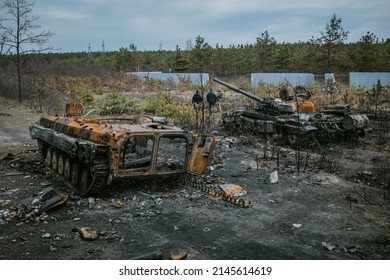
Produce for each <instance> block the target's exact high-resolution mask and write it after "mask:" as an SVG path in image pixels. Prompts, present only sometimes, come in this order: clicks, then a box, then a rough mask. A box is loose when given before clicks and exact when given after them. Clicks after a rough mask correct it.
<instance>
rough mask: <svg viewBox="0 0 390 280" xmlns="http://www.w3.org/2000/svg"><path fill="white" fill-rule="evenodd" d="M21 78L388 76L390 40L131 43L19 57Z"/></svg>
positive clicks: (5, 58) (10, 62) (9, 62)
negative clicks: (183, 45) (169, 46)
mask: <svg viewBox="0 0 390 280" xmlns="http://www.w3.org/2000/svg"><path fill="white" fill-rule="evenodd" d="M14 59H15V57H14V56H13V55H2V57H1V61H0V67H1V70H2V71H10V72H12V71H14V70H15V69H14V68H15V65H14ZM22 65H23V69H24V70H23V71H24V72H25V73H31V72H36V71H38V72H41V73H45V74H48V75H50V74H54V75H61V76H62V75H65V76H87V75H101V74H113V73H115V72H120V71H126V72H134V71H162V72H173V73H188V72H190V73H198V72H206V73H209V74H210V75H215V76H219V77H236V76H242V75H248V74H250V73H256V72H277V73H288V72H296V73H314V74H318V75H320V74H323V73H335V74H348V73H349V72H390V39H387V40H383V39H382V40H379V39H378V38H377V37H376V36H375V35H374V34H373V33H370V32H368V33H367V34H366V35H364V36H362V38H361V39H360V40H359V41H358V42H356V43H348V44H345V43H343V44H340V45H325V44H320V43H318V40H313V41H310V42H298V43H277V42H276V41H275V39H273V37H271V36H270V35H269V33H268V32H267V31H265V32H264V33H262V34H261V36H260V37H258V38H257V40H256V43H254V44H246V45H232V46H229V47H220V46H218V44H217V45H216V46H215V47H211V46H210V45H209V44H208V43H207V42H206V41H205V39H204V38H203V37H201V36H198V37H197V38H196V39H195V44H194V46H193V47H192V48H191V49H188V50H181V49H180V48H179V47H176V50H174V51H170V50H158V51H140V50H137V48H136V47H135V46H134V45H133V44H130V46H129V47H123V48H120V49H119V50H118V51H111V52H77V53H39V54H25V55H23V57H22Z"/></svg>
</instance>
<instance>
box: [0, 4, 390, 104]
mask: <svg viewBox="0 0 390 280" xmlns="http://www.w3.org/2000/svg"><path fill="white" fill-rule="evenodd" d="M33 5H34V2H33V1H29V0H26V1H24V0H23V1H22V0H6V1H5V4H4V7H5V8H7V9H8V13H9V14H10V16H11V18H10V22H11V23H13V24H14V23H15V22H16V23H17V26H16V27H17V28H16V29H15V28H14V26H12V25H7V24H6V23H7V20H6V19H4V18H0V35H1V36H0V94H2V95H6V96H12V95H13V94H12V93H14V92H18V94H17V97H18V100H19V102H21V100H22V96H25V97H27V96H29V95H31V94H29V93H27V92H26V91H30V92H34V91H41V90H40V89H39V84H42V83H43V82H42V81H44V80H45V79H49V78H50V77H88V76H107V75H109V76H113V75H117V74H118V73H119V74H120V73H124V72H139V71H145V72H148V71H162V72H173V73H189V72H190V73H200V72H203V73H209V74H210V75H211V76H218V77H223V78H235V77H241V76H248V75H249V74H250V73H255V72H277V73H278V72H279V73H287V72H295V73H302V72H304V73H314V74H316V75H322V74H324V73H334V74H336V75H343V74H348V73H349V72H390V38H387V39H380V38H378V37H377V36H376V35H375V34H374V33H373V32H370V31H368V32H367V33H366V34H365V35H363V36H362V37H361V38H360V39H359V40H358V42H354V43H346V40H347V39H348V35H349V31H346V30H344V28H343V26H342V19H341V18H338V17H337V16H336V15H335V14H334V15H333V16H332V17H331V19H330V21H329V22H328V23H327V24H326V26H325V30H324V31H323V32H320V35H319V36H318V37H317V38H315V37H312V38H311V39H310V40H309V41H307V42H297V43H284V42H283V43H278V42H277V41H276V40H275V38H274V37H272V36H271V34H269V32H268V31H264V32H263V33H261V34H260V35H259V36H258V37H257V38H256V40H255V42H254V43H253V44H245V45H244V44H239V45H230V46H228V47H224V46H219V45H218V44H216V46H214V47H212V46H211V45H210V44H209V43H207V42H206V40H205V38H203V37H202V36H200V35H199V36H197V37H196V38H195V41H194V44H192V42H191V43H190V44H188V46H187V49H185V50H182V49H180V48H179V47H178V46H176V49H175V50H157V51H141V50H138V49H137V46H136V45H134V44H130V45H129V46H128V47H122V48H120V49H119V50H117V51H110V52H103V51H102V52H74V53H61V52H55V51H54V49H52V48H51V47H49V46H48V45H47V43H48V41H49V38H50V37H51V36H53V34H52V33H50V32H45V31H40V28H39V27H40V26H38V25H35V24H34V22H35V21H36V19H37V17H34V16H30V15H31V12H32V8H33ZM27 27H28V28H27ZM15 30H19V31H18V32H15ZM31 44H33V45H37V46H38V47H39V48H38V49H34V48H32V46H31ZM25 45H26V47H27V48H26V47H25ZM29 47H31V49H30V48H29ZM45 83H46V82H45ZM23 91H25V92H24V93H23ZM45 91H47V90H45Z"/></svg>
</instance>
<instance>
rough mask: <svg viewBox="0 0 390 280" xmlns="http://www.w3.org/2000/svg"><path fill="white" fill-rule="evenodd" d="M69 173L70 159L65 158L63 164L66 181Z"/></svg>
mask: <svg viewBox="0 0 390 280" xmlns="http://www.w3.org/2000/svg"><path fill="white" fill-rule="evenodd" d="M70 171H71V164H70V158H66V159H65V163H64V177H65V179H66V180H67V181H70Z"/></svg>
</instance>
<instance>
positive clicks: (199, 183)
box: [180, 174, 252, 208]
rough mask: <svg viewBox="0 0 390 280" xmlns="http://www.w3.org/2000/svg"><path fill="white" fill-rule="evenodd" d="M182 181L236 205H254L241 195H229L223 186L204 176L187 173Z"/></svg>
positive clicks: (245, 206) (188, 185)
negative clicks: (209, 180)
mask: <svg viewBox="0 0 390 280" xmlns="http://www.w3.org/2000/svg"><path fill="white" fill-rule="evenodd" d="M180 183H181V184H182V185H183V186H187V187H191V188H194V189H197V190H199V191H201V192H203V193H205V194H208V195H211V196H213V197H215V198H217V199H221V200H223V201H226V202H228V203H230V204H233V205H235V206H239V207H242V208H249V207H251V206H252V203H251V201H249V200H246V199H242V198H239V197H235V196H233V195H228V194H227V193H226V192H224V191H223V190H222V189H221V188H219V187H218V186H216V185H215V184H211V183H209V182H207V181H206V179H205V178H204V177H200V176H194V175H191V174H186V175H183V176H182V177H181V179H180Z"/></svg>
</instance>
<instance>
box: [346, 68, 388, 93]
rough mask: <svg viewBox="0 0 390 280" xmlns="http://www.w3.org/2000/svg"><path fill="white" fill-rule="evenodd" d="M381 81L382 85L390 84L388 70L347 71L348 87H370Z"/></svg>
mask: <svg viewBox="0 0 390 280" xmlns="http://www.w3.org/2000/svg"><path fill="white" fill-rule="evenodd" d="M378 80H379V81H380V82H381V84H382V86H385V85H387V86H388V85H390V72H351V73H349V86H350V87H363V88H366V89H371V88H372V87H373V86H374V85H376V84H377V83H378Z"/></svg>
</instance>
